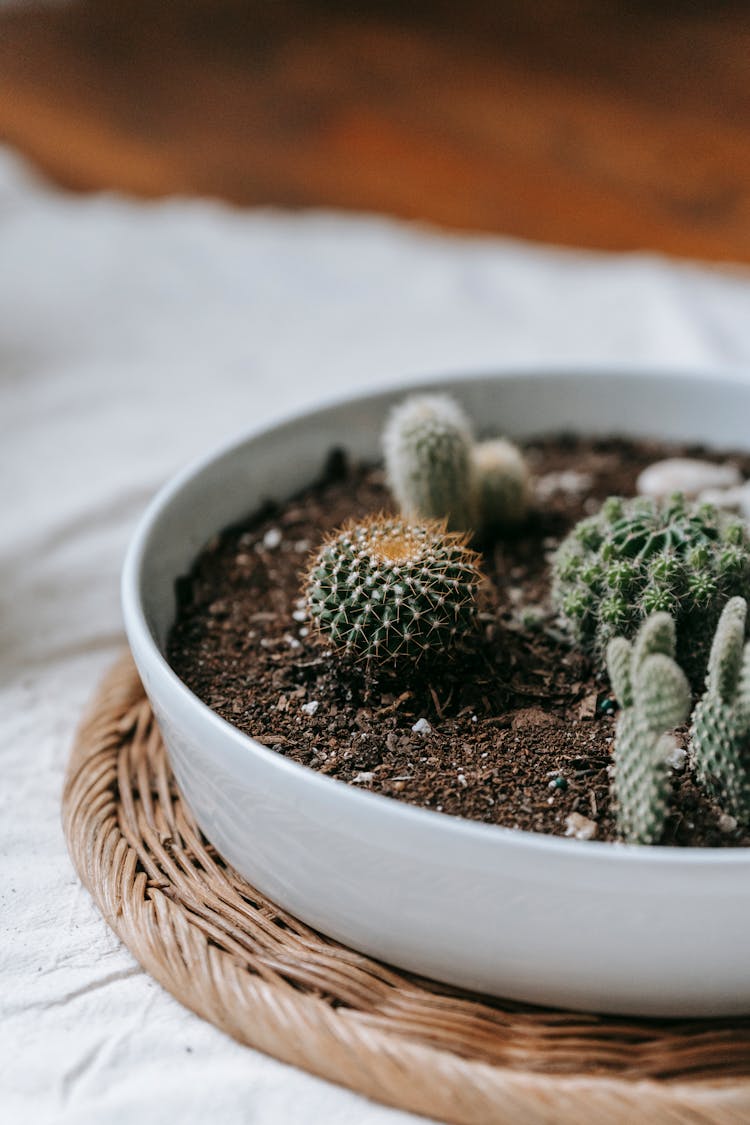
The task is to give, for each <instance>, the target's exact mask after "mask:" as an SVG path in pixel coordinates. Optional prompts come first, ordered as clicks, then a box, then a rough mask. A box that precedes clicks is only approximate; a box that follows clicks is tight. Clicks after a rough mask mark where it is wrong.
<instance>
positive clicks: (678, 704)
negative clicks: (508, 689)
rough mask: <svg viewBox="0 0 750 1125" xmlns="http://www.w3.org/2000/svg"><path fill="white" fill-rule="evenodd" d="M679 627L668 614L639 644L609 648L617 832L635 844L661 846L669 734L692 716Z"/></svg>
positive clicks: (643, 632) (652, 622)
mask: <svg viewBox="0 0 750 1125" xmlns="http://www.w3.org/2000/svg"><path fill="white" fill-rule="evenodd" d="M674 653H675V627H674V622H673V620H672V619H671V617H669V615H668V614H666V613H656V614H654V615H653V616H652V617H649V618H647V619H646V620H645V621H644V622H643V624H642V625H641V627H640V629H639V631H638V634H637V636H636V638H635V641H634V643H631V642H629V641H626V640H625V638H624V637H614V638H613V639H612V640H611V641H610V642H609V646H608V648H607V665H608V668H609V674H610V679H611V682H612V688H613V690H614V692H615V695H616V697H617V700H618V702H619V704H620V707H621V708H622V711H621V714H620V717H619V719H618V720H617V732H616V738H615V754H614V769H613V781H612V791H613V797H614V806H615V814H616V817H617V828H618V833H619V835H620V836H621V838H622V839H623V840H625V841H627V842H628V843H630V844H658V843H659V840H660V839H661V837H662V835H663V832H664V825H665V823H666V819H667V813H668V811H669V796H670V790H671V781H670V768H669V764H668V761H667V759H668V757H669V754H670V751H671V750H672V748H673V743H672V740H671V738H670V737H669V734H668V732H669V731H671V730H673V729H674V728H675V727H677V726H680V724H682V723H684V722H685V720H686V719H687V717H688V715H689V713H690V685H689V683H688V681H687V678H686V676H685V674H684V672H683V671H682V669H681V668H680V667H679V665H678V664H677V663H676V662H675V660H674Z"/></svg>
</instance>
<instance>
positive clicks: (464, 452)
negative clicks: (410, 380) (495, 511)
mask: <svg viewBox="0 0 750 1125" xmlns="http://www.w3.org/2000/svg"><path fill="white" fill-rule="evenodd" d="M473 441H474V437H473V434H472V429H471V423H470V422H469V419H468V418H467V417H466V415H465V414H464V412H463V410H461V408H460V406H459V405H458V404H457V403H456V402H454V401H453V399H452V398H449V397H448V396H447V395H428V394H425V395H413V396H412V397H410V398H407V399H406V400H405V401H404V402H402V403H400V404H399V405H398V406H397V407H396V408H395V409H394V410H393V411H392V412H391V415H390V417H389V419H388V422H387V424H386V427H385V430H384V432H383V450H384V453H385V467H386V474H387V477H388V483H389V486H390V488H391V491H392V492H393V495H394V497H395V499H396V502H397V503H398V505H399V508H400V509H401V514H402V515H403V516H404V517H405V518H406V519H408V520H424V519H438V520H443V519H444V520H447V523H448V527H449V528H452V529H467V528H469V527H471V523H472V513H471V503H472V446H473Z"/></svg>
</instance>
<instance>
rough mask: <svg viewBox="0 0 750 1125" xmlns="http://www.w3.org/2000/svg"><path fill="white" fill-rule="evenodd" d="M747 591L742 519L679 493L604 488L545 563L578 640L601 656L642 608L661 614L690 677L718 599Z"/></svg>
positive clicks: (695, 676) (630, 631) (701, 660)
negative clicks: (598, 504) (671, 626)
mask: <svg viewBox="0 0 750 1125" xmlns="http://www.w3.org/2000/svg"><path fill="white" fill-rule="evenodd" d="M749 591H750V539H749V538H748V531H747V528H746V527H745V525H744V524H743V523H742V522H741V521H740V520H738V519H737V518H736V517H734V516H731V515H728V514H727V513H726V512H721V511H719V510H718V509H716V508H715V507H713V506H712V505H710V504H698V503H690V502H688V501H687V500H685V498H684V497H683V496H682V495H680V494H679V493H678V494H676V495H674V496H672V497H671V498H670V499H669V500H668V501H665V502H659V501H657V500H653V499H650V498H646V497H638V498H636V499H634V500H621V499H619V498H617V497H610V499H609V500H607V501H605V503H604V504H603V506H602V509H601V511H600V512H598V513H597V514H596V515H595V516H591V517H589V518H586V519H583V520H581V521H580V523H578V524H577V525H576V526H575V527H574V528H573V530H572V531H571V532H570V534H569V535H568V536H567V538H566V539H565V540H564V541H563V543H562V545H561V547H560V548H559V550H558V552H557V554H556V556H555V559H554V564H553V598H554V601H555V604H556V605H557V608H558V609H559V611H560V613H561V615H562V617H563V619H564V621H565V623H566V625H567V627H568V630H569V632H570V634H571V636H572V637H573V640H574V641H575V642H576V644H578V645H579V647H580V648H582V649H583V650H584V651H585V652H588V653H589V654H591V655H593V656H594V657H595V658H597V659H598V660H600V661H601V660H602V658H603V656H604V653H605V652H606V648H607V644H608V642H609V641H610V640H611V639H612V638H613V637H616V636H623V637H632V636H633V635H634V634H635V632H636V630H637V629H638V626H639V624H640V623H641V622H642V621H643V620H644V619H645V618H646V617H648V616H649V615H650V614H652V613H657V612H662V613H669V614H670V615H671V616H672V617H673V618H674V620H675V623H676V626H677V654H678V659H679V661H680V663H681V664H682V666H683V667H684V668H685V670H686V671H687V673H688V675H689V677H690V679H691V681H692V682H693V684H694V685H698V684H700V682H701V680H702V677H703V675H704V673H705V669H706V661H707V657H708V652H709V648H710V645H711V641H712V638H713V633H714V629H715V628H716V623H717V621H718V619H719V615H720V613H721V610H722V608H723V606H724V605H725V604H726V602H727V600H728V599H729V598H730V597H733V596H735V595H742V594H747V593H748V592H749Z"/></svg>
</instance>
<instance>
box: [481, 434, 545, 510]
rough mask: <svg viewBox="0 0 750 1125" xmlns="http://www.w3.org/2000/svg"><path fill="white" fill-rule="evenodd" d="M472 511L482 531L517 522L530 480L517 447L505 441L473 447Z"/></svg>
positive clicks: (526, 501) (525, 508)
mask: <svg viewBox="0 0 750 1125" xmlns="http://www.w3.org/2000/svg"><path fill="white" fill-rule="evenodd" d="M473 459H474V511H475V519H476V524H477V526H478V527H479V528H482V529H484V530H491V529H492V528H496V527H507V526H509V525H511V524H516V523H520V522H521V520H523V518H524V517H525V515H526V512H527V510H528V507H529V498H530V495H531V477H530V475H529V469H528V466H527V464H526V461H525V459H524V457H523V454H522V453H521V451H520V449H519V448H518V446H516V445H514V444H513V443H512V442H510V441H507V440H506V439H505V438H495V439H494V440H492V441H480V442H479V443H478V444H477V445H475V446H474V450H473Z"/></svg>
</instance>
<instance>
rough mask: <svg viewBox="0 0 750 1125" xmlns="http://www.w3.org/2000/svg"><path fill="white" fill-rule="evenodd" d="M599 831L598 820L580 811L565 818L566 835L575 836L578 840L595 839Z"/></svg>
mask: <svg viewBox="0 0 750 1125" xmlns="http://www.w3.org/2000/svg"><path fill="white" fill-rule="evenodd" d="M598 831H599V825H598V824H597V823H596V821H595V820H589V818H588V817H587V816H581V814H580V813H577V812H574V813H571V814H570V816H567V817H566V818H565V835H566V836H573V837H575V839H576V840H593V839H594V837H595V836H596V834H597V832H598Z"/></svg>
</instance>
